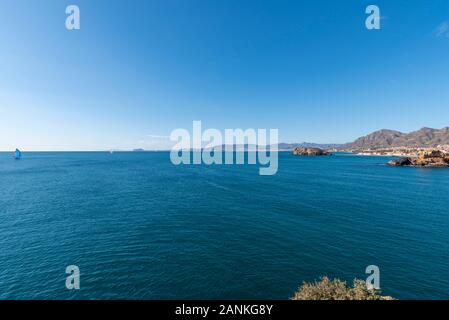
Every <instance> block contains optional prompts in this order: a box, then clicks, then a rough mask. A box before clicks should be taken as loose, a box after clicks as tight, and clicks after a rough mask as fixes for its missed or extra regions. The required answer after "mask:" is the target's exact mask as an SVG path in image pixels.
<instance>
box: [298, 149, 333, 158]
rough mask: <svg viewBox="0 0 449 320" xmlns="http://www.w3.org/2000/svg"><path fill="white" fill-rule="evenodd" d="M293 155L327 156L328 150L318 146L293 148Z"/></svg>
mask: <svg viewBox="0 0 449 320" xmlns="http://www.w3.org/2000/svg"><path fill="white" fill-rule="evenodd" d="M293 154H294V155H295V156H328V155H330V153H329V152H327V151H324V150H323V149H320V148H295V149H293Z"/></svg>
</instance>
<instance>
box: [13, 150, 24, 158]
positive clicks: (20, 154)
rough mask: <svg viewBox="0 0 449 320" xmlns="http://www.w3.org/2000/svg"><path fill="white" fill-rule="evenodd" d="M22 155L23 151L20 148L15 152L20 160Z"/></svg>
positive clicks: (15, 155) (15, 156)
mask: <svg viewBox="0 0 449 320" xmlns="http://www.w3.org/2000/svg"><path fill="white" fill-rule="evenodd" d="M21 157H22V152H20V150H19V149H16V152H15V153H14V158H15V159H17V160H18V159H20V158H21Z"/></svg>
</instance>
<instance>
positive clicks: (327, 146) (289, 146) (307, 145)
mask: <svg viewBox="0 0 449 320" xmlns="http://www.w3.org/2000/svg"><path fill="white" fill-rule="evenodd" d="M340 146H341V144H336V143H334V144H332V143H327V144H324V143H311V142H303V143H279V144H278V149H279V150H290V151H291V150H293V149H295V148H320V149H337V148H339V147H340Z"/></svg>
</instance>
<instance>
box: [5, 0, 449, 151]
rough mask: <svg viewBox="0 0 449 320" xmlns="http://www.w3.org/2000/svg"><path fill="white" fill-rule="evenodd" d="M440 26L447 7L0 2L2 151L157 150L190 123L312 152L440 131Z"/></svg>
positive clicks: (443, 94) (448, 61)
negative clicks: (315, 147) (396, 133)
mask: <svg viewBox="0 0 449 320" xmlns="http://www.w3.org/2000/svg"><path fill="white" fill-rule="evenodd" d="M70 4H76V5H78V6H79V8H80V10H81V30H76V31H68V30H66V28H65V19H66V14H65V8H66V6H67V5H70ZM369 4H375V5H378V6H379V8H380V10H381V15H382V20H381V30H371V31H369V30H367V29H366V28H365V19H366V17H367V15H366V14H365V8H366V7H367V6H368V5H369ZM448 21H449V2H448V1H447V0H432V1H424V0H422V1H405V0H395V1H377V0H375V1H355V0H354V1H343V0H341V1H336V0H333V1H320V0H313V1H312V0H310V1H300V0H295V1H293V0H292V1H278V0H277V1H275V0H272V1H263V0H227V1H223V0H220V1H219V0H201V1H198V0H177V1H172V0H164V1H162V0H161V1H139V0H134V1H109V0H95V1H92V0H71V1H62V0H41V1H35V0H27V1H25V0H17V1H10V0H0V39H1V42H0V150H13V149H15V148H16V147H20V148H22V149H24V150H105V149H132V148H138V147H144V148H148V149H151V148H159V147H161V146H162V145H164V143H166V141H165V140H166V139H165V138H164V136H168V135H169V134H170V132H171V131H172V130H173V129H176V128H187V129H189V128H190V130H191V126H192V121H193V120H201V121H202V122H203V126H204V127H207V128H218V129H224V128H278V129H279V135H280V140H281V141H282V142H302V141H310V142H321V143H339V142H348V141H352V140H354V139H355V138H357V137H359V136H361V135H364V134H367V133H369V132H371V131H374V130H377V129H381V128H390V129H396V130H401V131H412V130H415V129H419V128H420V127H423V126H428V127H436V128H440V127H445V126H449V24H448Z"/></svg>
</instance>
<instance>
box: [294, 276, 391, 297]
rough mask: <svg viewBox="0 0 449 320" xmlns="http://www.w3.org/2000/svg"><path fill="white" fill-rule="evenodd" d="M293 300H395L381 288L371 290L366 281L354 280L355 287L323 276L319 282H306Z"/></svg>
mask: <svg viewBox="0 0 449 320" xmlns="http://www.w3.org/2000/svg"><path fill="white" fill-rule="evenodd" d="M291 299H292V300H393V298H392V297H388V296H381V295H380V291H379V290H369V289H368V288H367V287H366V284H365V281H362V280H357V279H356V280H354V282H353V287H348V286H347V284H346V282H345V281H342V280H339V279H333V280H329V278H327V277H322V278H321V280H320V281H319V282H316V281H315V282H314V283H308V282H304V283H303V284H302V286H301V287H299V289H298V291H297V292H296V293H295V295H294V296H293V297H292V298H291Z"/></svg>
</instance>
